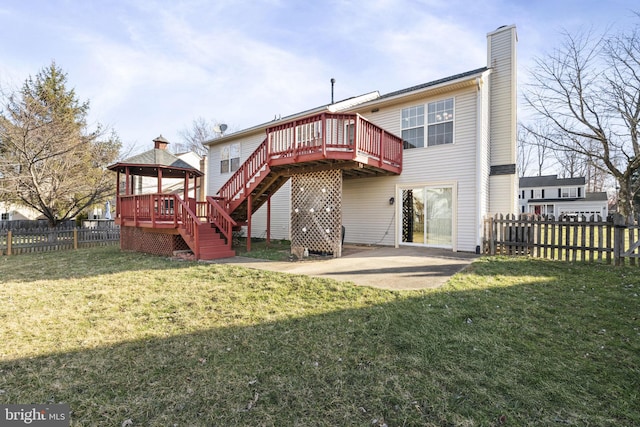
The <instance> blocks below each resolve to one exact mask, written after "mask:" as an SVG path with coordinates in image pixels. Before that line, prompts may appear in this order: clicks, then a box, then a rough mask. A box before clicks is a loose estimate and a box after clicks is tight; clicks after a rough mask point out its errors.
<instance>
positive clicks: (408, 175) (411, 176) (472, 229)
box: [343, 87, 481, 252]
mask: <svg viewBox="0 0 640 427" xmlns="http://www.w3.org/2000/svg"><path fill="white" fill-rule="evenodd" d="M449 97H451V96H449ZM453 97H454V105H455V112H454V114H455V118H456V119H455V125H454V139H455V144H445V145H438V146H434V147H428V148H427V149H424V150H405V151H404V153H403V169H402V174H401V175H399V176H392V177H374V178H363V179H355V180H353V179H352V180H350V179H346V180H345V181H344V184H343V223H344V225H345V227H346V228H347V230H346V237H345V241H346V242H351V243H364V244H374V243H375V244H382V245H394V244H395V243H396V234H397V219H398V213H397V212H398V211H397V209H399V206H400V205H401V201H400V200H399V196H398V194H396V186H413V185H418V186H437V185H440V184H443V183H445V184H451V183H455V186H456V191H457V199H456V201H455V206H456V212H454V213H453V215H454V224H455V225H456V226H457V232H456V233H455V236H456V241H455V242H454V244H453V246H454V249H455V250H460V251H470V252H472V251H475V247H476V233H477V223H478V222H477V221H481V218H477V217H476V216H477V215H476V212H477V209H476V200H477V195H476V192H477V186H476V175H477V174H476V165H477V161H476V144H477V138H476V105H477V102H476V90H475V87H473V88H471V89H467V90H463V91H458V92H456V93H455V95H454V96H453ZM437 99H442V97H439V98H436V99H429V98H427V99H425V100H424V101H423V102H424V104H425V105H426V104H427V103H428V102H431V101H433V100H437ZM416 104H417V103H416V102H415V101H414V102H411V103H405V104H399V105H396V106H393V107H390V108H385V109H380V111H378V112H376V113H365V112H363V113H361V114H363V116H365V118H366V119H367V120H370V121H372V122H373V123H375V124H377V125H378V126H380V127H383V128H385V129H387V130H388V131H389V132H392V133H395V134H396V135H399V133H400V132H399V131H400V118H401V116H402V109H403V108H407V107H410V106H412V105H416ZM390 197H395V204H394V205H393V206H391V205H389V198H390ZM363 218H366V221H363ZM392 219H393V225H392V226H391V228H388V227H389V223H390V222H391V221H392ZM387 230H388V231H387Z"/></svg>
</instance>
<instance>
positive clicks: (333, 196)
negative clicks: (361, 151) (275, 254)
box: [291, 170, 342, 257]
mask: <svg viewBox="0 0 640 427" xmlns="http://www.w3.org/2000/svg"><path fill="white" fill-rule="evenodd" d="M304 249H308V250H309V251H310V252H318V253H327V254H333V256H334V257H339V256H341V255H342V171H341V170H329V171H320V172H311V173H307V174H300V175H293V176H292V177H291V251H292V252H293V253H299V252H301V251H304Z"/></svg>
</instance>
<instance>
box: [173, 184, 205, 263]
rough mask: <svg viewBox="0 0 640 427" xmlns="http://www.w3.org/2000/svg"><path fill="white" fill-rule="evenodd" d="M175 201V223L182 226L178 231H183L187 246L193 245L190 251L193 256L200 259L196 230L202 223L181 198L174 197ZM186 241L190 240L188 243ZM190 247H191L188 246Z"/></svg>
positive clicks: (198, 239) (198, 238)
mask: <svg viewBox="0 0 640 427" xmlns="http://www.w3.org/2000/svg"><path fill="white" fill-rule="evenodd" d="M174 198H175V200H176V216H175V220H176V222H177V223H181V224H182V226H179V228H180V229H182V230H183V232H184V233H185V235H186V236H187V237H188V238H187V239H186V240H187V244H189V243H191V244H193V247H191V250H192V251H193V254H194V255H195V257H196V259H199V258H200V237H199V233H198V229H199V228H200V226H201V225H202V222H201V221H200V220H199V219H198V217H197V216H196V214H195V213H194V212H193V211H192V210H191V209H190V208H189V206H188V205H187V203H186V202H185V201H184V200H182V198H180V197H178V196H175V195H174ZM188 240H191V242H189V241H188ZM189 246H191V245H189Z"/></svg>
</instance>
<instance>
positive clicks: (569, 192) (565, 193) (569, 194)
mask: <svg viewBox="0 0 640 427" xmlns="http://www.w3.org/2000/svg"><path fill="white" fill-rule="evenodd" d="M560 197H562V198H573V197H578V188H577V187H566V188H562V190H561V193H560Z"/></svg>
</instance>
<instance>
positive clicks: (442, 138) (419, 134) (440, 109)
mask: <svg viewBox="0 0 640 427" xmlns="http://www.w3.org/2000/svg"><path fill="white" fill-rule="evenodd" d="M424 110H425V108H424V105H416V106H413V107H409V108H404V109H403V110H402V140H403V141H404V148H405V149H410V148H420V147H424V146H425V127H426V137H427V146H428V147H431V146H434V145H443V144H452V143H453V98H447V99H443V100H440V101H435V102H430V103H428V104H427V115H426V121H425V111H424Z"/></svg>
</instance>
